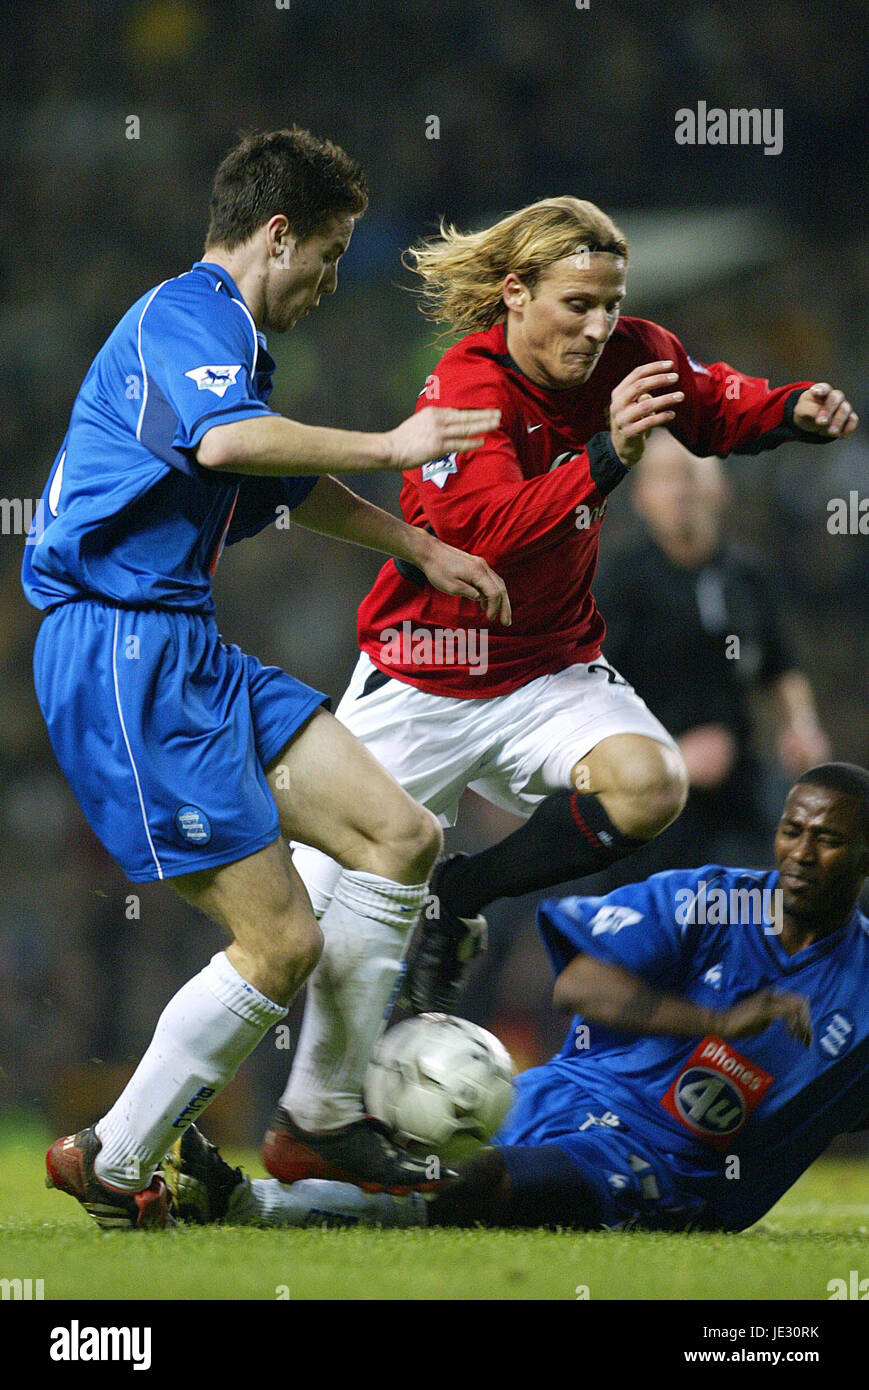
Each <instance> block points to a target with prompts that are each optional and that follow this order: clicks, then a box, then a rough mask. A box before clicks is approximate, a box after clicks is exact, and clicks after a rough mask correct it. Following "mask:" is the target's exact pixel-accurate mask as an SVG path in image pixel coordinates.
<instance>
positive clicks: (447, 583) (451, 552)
mask: <svg viewBox="0 0 869 1390" xmlns="http://www.w3.org/2000/svg"><path fill="white" fill-rule="evenodd" d="M420 568H421V569H422V571H423V573H424V574H425V577H426V579H427V580H428V582H429V583H430V584H432V585H434V587H435V588H436V589H440V591H441V593H444V594H455V595H457V596H458V597H459V598H470V599H473V600H474V601H475V602H476V603H479V605H480V607H481V608H482V609H483V611H484V613H485V614H486V617H487V618H488V619H489V621H490V622H496V623H501V624H502V626H503V627H509V626H510V624H511V622H512V621H513V615H512V612H511V610H510V599H509V598H508V596H507V585H506V584H505V583H504V581H503V579H502V578H501V576H500V575H499V574H496V573H495V571H494V570H493V569H490V568H489V566H488V565H487V564H486V561H485V560H483V559H481V558H480V556H479V555H466V554H465V552H464V550H456V549H455V548H454V547H453V546H451V545H444V543H443V541H438V540H435V539H434V538H432V551H431V555H430V556H428V557H426V559H425V560H424V561H423V562H422V564H421V566H420Z"/></svg>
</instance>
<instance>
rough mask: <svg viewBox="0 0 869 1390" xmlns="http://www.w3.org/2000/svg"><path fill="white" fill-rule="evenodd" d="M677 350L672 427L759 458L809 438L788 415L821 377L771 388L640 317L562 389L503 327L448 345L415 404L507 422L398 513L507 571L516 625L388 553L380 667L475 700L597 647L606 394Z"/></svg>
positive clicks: (702, 442) (709, 448)
mask: <svg viewBox="0 0 869 1390" xmlns="http://www.w3.org/2000/svg"><path fill="white" fill-rule="evenodd" d="M668 359H669V360H671V361H672V362H673V363H674V370H675V371H677V372H678V373H679V382H678V389H679V390H681V391H684V392H685V399H684V401H683V402H682V403H681V404H680V405H679V407H678V408H677V409H676V414H675V418H674V419H673V421H672V422H671V425H670V428H671V430H672V432H673V433H674V434H675V435H677V436H678V438H679V439H681V440H682V442H683V443H684V444H685V446H686V447H687V448H688V449H690V450H691V452H692V453H695V454H697V455H700V456H704V455H707V454H720V455H726V454H730V453H734V452H738V453H748V454H751V453H759V452H760V451H761V450H763V449H771V448H774V447H775V446H776V444H780V443H782V442H783V441H784V440H787V439H811V438H812V436H810V435H807V434H805V433H804V432H803V431H802V430H800V429H799V428H798V427H797V426H795V425H794V424H793V418H792V417H793V406H794V402H795V400H796V397H797V396H798V394H799V393H800V392H802V391H803V390H805V388H806V387H807V386H810V385H811V382H803V383H801V384H800V383H794V384H792V385H789V386H782V387H779V388H778V389H776V390H770V389H769V384H768V382H766V381H764V380H761V379H760V378H758V377H748V376H744V375H743V374H742V373H741V372H738V371H736V370H735V369H734V368H733V367H730V366H728V365H727V363H726V362H716V363H714V364H712V365H711V366H705V365H703V364H701V363H699V362H695V361H693V360H692V359H691V358H689V357H688V355H687V354H686V352H685V349H684V348H683V347H682V344H681V343H680V342H679V340H678V338H675V337H674V336H673V334H672V333H669V332H668V331H667V330H666V329H664V328H661V327H660V326H659V325H658V324H655V323H649V322H648V321H646V320H645V319H636V318H623V319H621V320H620V321H619V323H618V324H617V325H616V328H615V330H614V332H613V334H612V337H611V338H610V339H609V342H608V343H607V345H606V347H605V348H604V350H603V352H602V353H601V356H600V358H599V360H598V363H597V366H596V367H595V370H594V372H593V373H592V375H591V377H590V378H589V379H588V381H586V382H583V384H582V385H580V386H576V387H572V388H571V389H570V390H566V391H551V390H547V389H546V388H545V387H543V386H537V385H536V384H535V383H534V382H533V381H530V380H529V379H528V377H526V376H525V375H524V374H523V373H522V372H521V371H520V370H519V368H518V367H517V366H516V364H515V363H514V362H513V360H512V358H511V357H510V355H509V353H508V351H507V341H506V336H505V331H504V325H503V323H499V324H496V325H495V327H494V328H492V329H490V330H489V331H488V332H486V333H471V334H470V335H469V336H468V337H466V338H463V339H462V340H461V342H459V343H456V344H455V346H454V347H451V348H450V349H449V350H448V351H447V352H446V353H445V354H444V356H443V357H442V358H441V360H440V363H439V364H438V366H437V368H436V370H435V372H434V373H433V375H432V378H430V379H429V385H428V388H427V389H424V390H423V392H422V393H421V395H420V398H419V402H418V404H417V409H422V408H423V407H425V406H427V405H432V404H435V405H441V406H455V407H465V408H470V407H475V408H480V407H484V406H497V407H498V408H499V409H500V411H501V423H500V426H499V428H498V429H497V430H496V431H494V432H493V433H492V434H490V435H488V436H487V438H486V442H485V444H484V445H483V447H482V448H480V449H477V450H474V451H472V452H470V453H466V454H459V455H458V456H457V455H456V454H450V455H448V456H447V457H446V458H443V459H439V460H437V461H436V462H434V463H428V464H426V465H425V466H424V467H422V468H417V469H412V470H410V471H408V472H407V473H405V474H404V475H403V485H402V490H401V510H402V513H403V515H404V517H405V520H407V521H408V522H410V524H411V525H412V526H422V527H427V528H429V529H430V530H431V531H433V532H434V534H435V535H436V536H438V537H439V538H440V539H441V540H442V541H445V542H447V543H448V544H449V545H454V546H457V547H459V548H460V549H462V550H466V551H469V552H471V553H472V554H475V555H482V556H483V558H484V559H485V560H487V561H488V563H489V564H490V565H491V566H492V568H493V569H495V570H497V572H498V573H499V574H500V575H501V576H502V578H503V579H504V581H505V583H506V585H507V591H508V593H509V595H510V602H511V604H512V608H513V623H512V626H511V627H509V628H503V627H501V626H499V625H498V624H497V623H492V624H491V625H490V624H488V622H487V619H486V618H485V615H484V614H483V612H482V610H481V609H480V607H479V606H478V605H477V604H476V603H474V602H472V601H471V600H469V599H461V598H454V597H452V596H451V595H449V594H442V593H440V592H439V591H438V590H436V589H433V588H432V587H431V585H429V584H428V583H427V581H426V580H425V577H424V576H423V575H422V574H421V573H420V571H418V570H416V569H415V568H414V567H413V566H411V565H407V564H405V563H404V562H401V561H396V560H389V561H388V562H387V563H386V564H385V565H384V566H383V569H382V570H381V571H380V574H379V575H378V577H377V579H376V581H375V583H374V587H373V588H372V590H371V592H370V593H369V594H368V595H367V597H366V598H365V599H364V600H363V602H362V604H361V606H360V608H359V629H358V630H359V645H360V647H361V648H362V650H363V651H364V652H367V654H368V656H369V657H370V658H371V660H372V662H373V663H374V665H375V666H377V667H379V668H380V669H381V670H382V671H384V672H385V673H386V674H388V675H390V676H394V677H396V678H397V679H398V680H402V681H407V682H408V683H409V684H410V685H416V686H419V688H420V689H421V690H428V691H431V692H432V693H433V694H435V695H448V696H454V697H458V698H460V699H480V698H491V697H492V696H495V695H505V694H508V693H509V692H510V691H512V690H516V689H517V688H518V687H519V686H521V685H524V684H526V683H527V682H528V681H530V680H533V679H535V677H537V676H542V675H546V674H547V673H549V672H553V671H561V670H563V669H564V668H565V667H567V666H571V665H573V664H574V663H575V662H586V661H592V660H594V658H595V657H597V656H599V655H600V649H601V642H602V641H603V638H604V633H605V630H606V629H605V626H604V621H603V618H602V617H601V614H600V613H599V611H598V609H597V607H596V605H595V601H594V598H593V597H592V593H591V582H592V579H593V577H594V571H595V566H596V564H597V553H598V534H599V532H600V528H601V523H602V521H603V517H604V513H605V511H606V505H607V496H608V494H609V493H610V492H611V491H612V490H613V488H614V487H616V485H617V484H618V483H620V482H621V480H622V479H623V478H624V477H626V476H627V472H628V470H627V469H625V468H624V466H623V465H622V463H621V461H620V459H619V458H618V456H617V454H616V453H615V450H614V449H613V447H612V443H611V441H610V436H609V431H608V416H607V411H608V407H609V403H610V397H611V395H612V391H613V388H614V387H615V386H617V385H618V384H619V382H620V381H622V380H623V379H624V378H625V377H626V376H627V374H628V372H630V371H632V370H633V369H634V367H638V366H640V365H641V364H643V363H646V362H655V361H659V360H660V361H664V360H668ZM435 383H436V385H435ZM483 657H484V658H485V659H482V658H483Z"/></svg>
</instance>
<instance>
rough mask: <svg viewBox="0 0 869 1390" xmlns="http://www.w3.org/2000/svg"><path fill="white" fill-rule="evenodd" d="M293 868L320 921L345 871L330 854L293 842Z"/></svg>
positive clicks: (291, 847) (291, 846)
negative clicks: (306, 891) (305, 889)
mask: <svg viewBox="0 0 869 1390" xmlns="http://www.w3.org/2000/svg"><path fill="white" fill-rule="evenodd" d="M290 849H291V850H292V851H293V866H294V868H295V869H296V872H297V873H298V874H299V877H300V878H301V880H302V882H303V883H304V885H305V887H306V888H307V890H308V897H309V898H310V899H311V906H312V908H313V909H314V913H315V915H316V917H317V919H318V920H319V919H320V918H321V917H322V916H323V914H324V912H325V911H326V908H327V907H328V906H329V904H330V902H331V901H332V894H333V893H334V892H335V886H336V884H337V882H338V880H339V878H340V877H341V875H342V873H343V872H344V870H343V869H342V868H341V865H340V864H338V863H336V862H335V860H334V859H330V858H329V856H328V854H323V852H322V851H321V850H319V849H312V848H311V846H310V845H300V844H298V843H297V842H296V841H295V840H294V841H292V843H291V845H290Z"/></svg>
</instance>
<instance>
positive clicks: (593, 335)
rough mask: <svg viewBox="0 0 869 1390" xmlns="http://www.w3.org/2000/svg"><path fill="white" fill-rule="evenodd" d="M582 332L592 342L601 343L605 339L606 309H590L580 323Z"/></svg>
mask: <svg viewBox="0 0 869 1390" xmlns="http://www.w3.org/2000/svg"><path fill="white" fill-rule="evenodd" d="M582 330H583V333H584V334H585V336H586V338H588V339H589V341H590V342H592V343H603V342H605V341H606V332H607V322H606V310H605V309H603V308H602V307H601V308H599V309H590V310H589V312H588V314H587V315H586V318H585V322H584V323H583V325H582Z"/></svg>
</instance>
